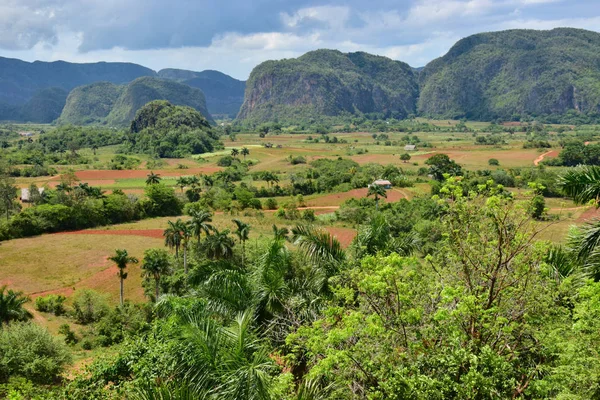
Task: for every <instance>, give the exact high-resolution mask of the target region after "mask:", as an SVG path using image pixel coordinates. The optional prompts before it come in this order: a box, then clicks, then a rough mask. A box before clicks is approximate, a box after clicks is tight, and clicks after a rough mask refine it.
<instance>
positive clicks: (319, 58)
mask: <svg viewBox="0 0 600 400" xmlns="http://www.w3.org/2000/svg"><path fill="white" fill-rule="evenodd" d="M246 88H247V89H246V99H249V98H252V99H253V101H246V102H245V103H244V104H243V105H242V108H241V110H240V113H239V114H238V120H240V121H242V122H243V123H252V124H258V123H262V122H266V121H273V120H275V118H276V119H277V120H278V121H280V122H293V121H296V122H298V121H302V122H305V123H307V122H314V121H315V120H316V119H318V118H320V117H321V116H339V115H352V114H355V113H382V115H383V114H385V113H387V114H388V115H393V116H395V117H397V118H404V117H406V116H407V115H409V114H411V113H414V112H415V104H416V99H417V93H418V85H417V80H416V75H415V74H414V72H413V71H412V69H411V68H410V67H409V66H408V65H407V64H405V63H401V62H399V61H393V60H390V59H388V58H385V57H379V56H374V55H371V54H367V53H362V52H357V53H348V54H344V53H341V52H339V51H336V50H317V51H311V52H309V53H306V54H304V55H303V56H302V57H299V58H297V59H286V60H281V61H267V62H264V63H262V64H260V65H258V66H257V67H255V68H254V70H253V71H252V73H251V74H250V78H249V79H248V81H247V82H246ZM267 93H268V95H267ZM374 93H377V95H376V96H375V95H374ZM321 131H322V132H323V133H326V132H327V129H322V130H321ZM265 133H266V132H265Z"/></svg>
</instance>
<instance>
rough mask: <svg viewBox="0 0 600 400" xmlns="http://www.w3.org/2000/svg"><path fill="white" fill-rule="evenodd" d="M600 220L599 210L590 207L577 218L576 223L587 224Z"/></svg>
mask: <svg viewBox="0 0 600 400" xmlns="http://www.w3.org/2000/svg"><path fill="white" fill-rule="evenodd" d="M598 218H600V208H596V207H591V208H590V209H589V210H587V211H585V212H584V213H583V214H581V215H580V216H579V218H577V222H588V221H590V220H592V219H598Z"/></svg>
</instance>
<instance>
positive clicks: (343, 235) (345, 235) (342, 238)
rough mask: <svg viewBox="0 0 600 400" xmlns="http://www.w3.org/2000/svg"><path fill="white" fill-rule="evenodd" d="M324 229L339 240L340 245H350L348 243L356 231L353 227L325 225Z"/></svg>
mask: <svg viewBox="0 0 600 400" xmlns="http://www.w3.org/2000/svg"><path fill="white" fill-rule="evenodd" d="M325 230H326V231H327V232H329V233H330V234H331V235H333V236H335V238H336V239H337V240H338V241H339V242H340V244H341V245H342V247H348V246H350V243H352V241H353V240H354V238H355V237H356V233H357V232H356V231H355V230H354V229H350V228H334V227H326V228H325Z"/></svg>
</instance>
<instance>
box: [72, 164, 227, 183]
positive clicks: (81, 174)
mask: <svg viewBox="0 0 600 400" xmlns="http://www.w3.org/2000/svg"><path fill="white" fill-rule="evenodd" d="M220 170H222V168H220V167H198V168H189V169H181V170H173V169H168V170H153V172H154V173H155V174H159V175H160V176H181V175H195V174H200V173H204V174H212V173H215V172H217V171H220ZM149 173H150V170H145V169H132V170H103V169H90V170H84V171H77V172H75V176H76V177H77V178H79V179H80V180H82V181H85V182H90V180H92V181H93V180H108V179H113V180H114V179H126V178H146V176H147V175H148V174H149Z"/></svg>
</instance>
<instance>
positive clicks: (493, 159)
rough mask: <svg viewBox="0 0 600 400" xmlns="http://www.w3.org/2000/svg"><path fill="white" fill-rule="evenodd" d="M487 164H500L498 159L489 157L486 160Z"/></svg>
mask: <svg viewBox="0 0 600 400" xmlns="http://www.w3.org/2000/svg"><path fill="white" fill-rule="evenodd" d="M488 165H491V166H498V165H500V161H498V159H497V158H490V159H489V160H488Z"/></svg>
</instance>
